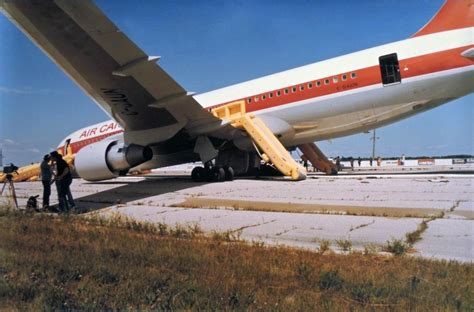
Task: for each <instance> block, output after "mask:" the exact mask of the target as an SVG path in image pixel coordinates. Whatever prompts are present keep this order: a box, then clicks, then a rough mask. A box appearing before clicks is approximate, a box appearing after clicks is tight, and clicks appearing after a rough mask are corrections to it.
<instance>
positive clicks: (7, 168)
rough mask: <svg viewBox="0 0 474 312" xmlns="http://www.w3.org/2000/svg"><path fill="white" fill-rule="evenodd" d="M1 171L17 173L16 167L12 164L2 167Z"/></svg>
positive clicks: (7, 173)
mask: <svg viewBox="0 0 474 312" xmlns="http://www.w3.org/2000/svg"><path fill="white" fill-rule="evenodd" d="M3 173H4V174H6V175H7V176H8V175H12V174H13V173H16V174H18V167H17V166H15V165H14V164H9V165H8V166H4V167H3Z"/></svg>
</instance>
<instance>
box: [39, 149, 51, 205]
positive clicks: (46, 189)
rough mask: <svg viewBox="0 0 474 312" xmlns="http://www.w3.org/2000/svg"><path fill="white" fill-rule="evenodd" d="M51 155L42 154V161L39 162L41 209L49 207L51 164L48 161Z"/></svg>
mask: <svg viewBox="0 0 474 312" xmlns="http://www.w3.org/2000/svg"><path fill="white" fill-rule="evenodd" d="M50 160H51V156H49V154H47V155H44V157H43V161H42V162H41V165H40V169H41V183H43V210H46V209H48V208H49V196H51V178H52V174H51V166H50V164H49V161H50Z"/></svg>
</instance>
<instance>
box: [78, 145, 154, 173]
mask: <svg viewBox="0 0 474 312" xmlns="http://www.w3.org/2000/svg"><path fill="white" fill-rule="evenodd" d="M152 157H153V151H152V150H151V148H149V147H148V146H141V145H136V144H129V145H127V144H124V143H122V142H119V141H108V140H104V141H100V142H97V143H94V144H90V145H88V146H85V147H84V148H82V149H81V150H80V151H79V152H78V153H77V154H76V157H75V160H74V166H75V167H76V172H77V174H78V175H79V176H80V177H81V178H83V179H85V180H88V181H99V180H107V179H112V178H115V177H117V176H119V175H121V174H124V173H126V172H127V171H128V170H129V169H130V168H133V167H135V166H138V165H140V164H142V163H144V162H146V161H148V160H150V159H151V158H152Z"/></svg>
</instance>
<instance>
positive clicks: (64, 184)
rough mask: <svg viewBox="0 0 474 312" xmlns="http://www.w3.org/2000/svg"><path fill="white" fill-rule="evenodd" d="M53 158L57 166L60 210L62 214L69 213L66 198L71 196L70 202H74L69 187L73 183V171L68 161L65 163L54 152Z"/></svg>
mask: <svg viewBox="0 0 474 312" xmlns="http://www.w3.org/2000/svg"><path fill="white" fill-rule="evenodd" d="M51 157H52V158H53V161H54V162H55V164H56V177H55V178H54V180H55V181H56V188H57V189H58V200H59V210H60V211H61V212H68V211H69V205H68V202H67V200H66V196H70V201H72V202H73V203H74V201H73V199H72V194H71V191H70V189H69V186H70V185H71V183H72V174H71V170H70V169H69V166H68V164H67V162H66V161H64V159H63V157H62V155H61V154H59V153H58V152H56V151H54V152H52V153H51Z"/></svg>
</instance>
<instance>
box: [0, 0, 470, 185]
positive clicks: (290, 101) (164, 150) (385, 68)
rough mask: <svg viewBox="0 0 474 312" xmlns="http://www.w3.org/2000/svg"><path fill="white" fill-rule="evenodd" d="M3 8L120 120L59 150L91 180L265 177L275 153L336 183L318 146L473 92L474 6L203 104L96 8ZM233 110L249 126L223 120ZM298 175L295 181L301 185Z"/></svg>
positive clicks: (0, 2)
mask: <svg viewBox="0 0 474 312" xmlns="http://www.w3.org/2000/svg"><path fill="white" fill-rule="evenodd" d="M0 9H1V11H2V13H4V14H5V15H6V16H7V17H8V18H9V19H10V20H11V21H12V22H13V23H14V24H16V25H17V26H18V27H19V28H20V29H21V30H22V31H23V32H24V33H25V34H26V35H27V36H28V37H29V38H30V39H31V40H32V41H33V42H34V43H35V44H36V45H38V47H40V48H41V49H42V50H43V51H44V52H45V53H46V54H47V55H48V56H49V57H50V58H51V59H52V60H53V61H54V62H55V63H56V64H57V65H58V66H59V67H60V68H61V69H62V70H63V71H64V72H65V73H66V74H67V75H68V76H69V77H70V78H71V79H72V80H73V81H75V82H76V83H77V84H78V85H79V86H80V87H81V88H82V89H83V91H84V92H86V93H87V94H88V95H89V96H90V97H91V98H92V99H93V100H94V101H95V102H96V103H97V104H98V105H99V106H100V107H101V108H102V109H103V110H104V111H105V112H106V113H107V114H108V115H109V116H110V117H111V118H112V119H111V120H108V121H105V122H102V123H98V124H95V125H92V126H89V127H86V128H83V129H80V130H78V131H75V132H73V133H71V134H70V135H68V136H67V137H66V138H64V140H62V142H61V143H60V144H59V146H58V148H57V149H58V151H61V152H62V153H63V154H71V153H72V154H74V167H75V170H76V172H77V174H78V175H79V176H80V177H81V178H83V179H85V180H89V181H98V180H106V179H111V178H115V177H117V176H120V175H125V174H127V173H128V172H130V171H137V170H149V169H155V168H160V167H166V166H171V165H177V164H183V163H190V162H195V161H202V163H203V164H204V167H196V168H195V169H194V170H193V172H192V174H191V175H192V177H193V180H195V181H203V180H214V181H224V180H232V179H233V177H234V175H240V174H246V173H249V172H253V171H254V170H255V169H258V167H259V165H260V159H263V160H265V161H266V162H270V163H273V164H277V163H278V162H279V161H283V160H285V158H288V157H287V156H288V155H285V154H284V151H281V149H278V148H274V146H275V145H278V144H281V145H282V147H283V148H284V149H288V150H294V149H296V148H298V149H300V150H301V151H302V152H303V156H304V157H305V158H306V159H308V160H310V161H311V162H312V163H313V164H315V165H316V166H317V167H318V168H319V167H321V168H322V169H323V170H324V171H326V172H327V173H336V172H335V170H334V166H333V165H332V163H330V162H329V161H328V160H327V158H326V157H325V156H324V154H323V153H322V152H321V151H320V150H319V149H318V148H317V147H316V145H315V144H314V143H313V142H315V141H321V140H328V139H333V138H337V137H342V136H347V135H352V134H356V133H361V132H366V131H369V130H372V129H375V128H378V127H381V126H384V125H388V124H391V123H394V122H396V121H399V120H402V119H404V118H407V117H410V116H413V115H415V114H419V113H421V112H425V111H427V110H430V109H433V108H435V107H438V106H440V105H442V104H445V103H447V102H449V101H452V100H454V99H457V98H460V97H463V96H465V95H467V94H469V93H472V92H473V91H474V0H447V1H446V2H445V3H444V4H443V6H442V7H441V8H440V10H439V11H438V12H437V13H436V15H435V16H434V17H433V18H432V19H431V20H430V21H429V22H428V23H427V24H426V25H425V26H423V27H422V28H421V29H420V30H419V31H417V32H416V33H415V34H414V35H412V36H411V37H410V38H408V39H405V40H401V41H398V42H394V43H389V44H384V45H382V46H378V47H374V48H371V49H366V50H362V51H359V52H355V53H351V54H348V55H344V56H339V57H336V58H332V59H329V60H325V61H321V62H317V63H313V64H309V65H306V66H301V67H298V68H294V69H290V70H286V71H283V72H279V73H276V74H273V75H268V76H264V77H261V78H258V79H253V80H250V81H246V82H242V83H239V84H236V85H231V86H228V87H225V88H221V89H217V90H214V91H210V92H206V93H201V94H193V93H190V92H187V91H186V90H185V89H184V88H183V87H181V86H180V85H179V84H178V83H177V82H176V81H175V80H173V78H172V77H171V76H169V75H168V74H167V73H166V72H165V71H164V70H163V69H162V68H161V67H160V66H159V65H158V64H157V62H158V61H159V57H156V56H148V55H147V54H145V53H144V52H143V51H142V50H141V49H140V48H139V47H137V46H136V45H135V44H134V43H133V42H132V41H131V40H130V39H128V38H127V36H126V35H125V34H124V33H123V32H121V31H120V30H119V29H118V28H117V27H116V26H115V25H114V24H113V22H112V21H110V20H109V19H108V18H107V17H106V16H105V15H104V13H103V12H101V11H100V9H99V8H97V7H96V6H95V5H94V4H93V3H92V2H90V1H69V0H56V1H53V0H45V1H21V0H20V1H6V0H0ZM235 107H240V115H239V116H240V117H239V118H244V117H245V116H246V115H248V116H250V117H249V123H250V124H248V125H247V126H245V125H244V126H242V125H243V124H244V122H243V121H242V120H244V119H239V120H237V119H235V118H234V119H232V118H231V117H229V116H227V115H225V116H224V115H219V114H220V113H219V112H228V111H230V110H233V109H234V108H235ZM253 118H254V119H255V122H253V121H252V120H254V119H253ZM257 119H258V120H260V121H261V122H260V124H263V126H261V127H263V128H261V127H260V128H259V126H257V122H256V120H257ZM262 129H263V130H265V129H267V130H268V131H269V132H270V134H268V133H267V132H268V131H267V132H265V131H266V130H265V131H264V132H263V134H262V133H260V130H262ZM254 130H255V131H254ZM263 130H262V131H263ZM255 132H256V133H255ZM259 134H260V136H258V135H259ZM272 148H273V149H272ZM267 154H268V155H270V156H271V157H267ZM269 159H270V160H269ZM286 160H287V159H286ZM277 167H278V166H277ZM278 168H279V169H280V167H278ZM295 168H296V167H295ZM295 170H296V171H298V172H297V174H296V175H292V178H293V179H294V180H301V179H304V178H305V172H304V171H303V170H304V169H302V168H300V167H298V168H296V169H295ZM280 171H282V172H284V170H280ZM292 172H293V173H294V171H292ZM286 175H290V174H286Z"/></svg>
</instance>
